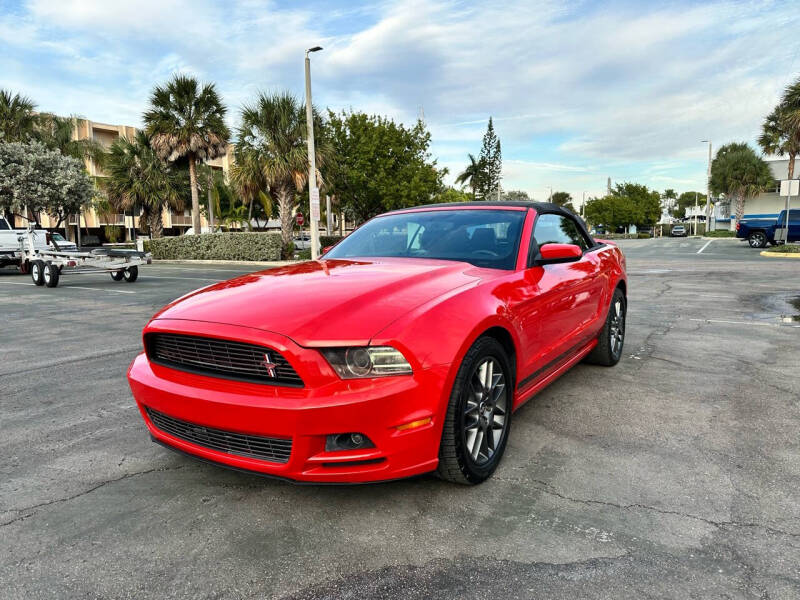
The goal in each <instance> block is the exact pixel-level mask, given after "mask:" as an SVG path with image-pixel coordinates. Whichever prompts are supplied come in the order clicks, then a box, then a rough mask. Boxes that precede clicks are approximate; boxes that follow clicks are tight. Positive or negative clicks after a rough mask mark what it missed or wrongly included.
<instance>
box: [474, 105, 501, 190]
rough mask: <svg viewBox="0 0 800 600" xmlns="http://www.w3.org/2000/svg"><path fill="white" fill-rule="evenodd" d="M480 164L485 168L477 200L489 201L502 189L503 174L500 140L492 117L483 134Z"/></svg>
mask: <svg viewBox="0 0 800 600" xmlns="http://www.w3.org/2000/svg"><path fill="white" fill-rule="evenodd" d="M479 163H480V164H481V165H482V166H483V169H482V172H481V176H480V177H479V178H478V187H477V190H476V199H479V200H489V199H491V197H492V195H496V194H497V191H498V190H499V189H500V176H501V175H502V174H503V156H502V152H501V150H500V140H499V139H498V137H497V134H496V133H495V131H494V123H493V122H492V117H489V125H488V126H487V127H486V133H485V134H483V145H482V146H481V154H480V159H479Z"/></svg>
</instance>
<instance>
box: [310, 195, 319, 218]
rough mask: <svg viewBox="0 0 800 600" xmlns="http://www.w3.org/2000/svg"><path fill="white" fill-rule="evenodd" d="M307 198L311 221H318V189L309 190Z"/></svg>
mask: <svg viewBox="0 0 800 600" xmlns="http://www.w3.org/2000/svg"><path fill="white" fill-rule="evenodd" d="M309 198H310V200H311V220H312V221H314V222H316V221H319V188H316V187H315V188H311V192H310V194H309Z"/></svg>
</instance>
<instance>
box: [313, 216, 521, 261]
mask: <svg viewBox="0 0 800 600" xmlns="http://www.w3.org/2000/svg"><path fill="white" fill-rule="evenodd" d="M525 214H526V212H525V211H524V210H504V209H498V210H490V209H473V210H470V209H464V210H431V211H421V212H409V213H400V214H389V215H385V216H382V217H376V218H375V219H372V220H371V221H369V222H367V223H366V224H364V225H363V226H362V227H360V228H359V229H356V230H355V231H354V232H353V233H351V234H350V235H349V236H347V237H346V238H345V239H343V240H342V241H341V242H340V243H339V244H338V245H337V246H336V247H335V248H333V250H331V251H330V252H328V254H326V255H325V258H361V257H373V256H381V257H409V258H435V259H441V260H458V261H464V262H468V263H470V264H473V265H475V266H476V267H487V268H491V269H513V268H514V266H515V264H516V259H517V250H518V248H519V240H520V233H521V231H522V224H523V222H524V221H525Z"/></svg>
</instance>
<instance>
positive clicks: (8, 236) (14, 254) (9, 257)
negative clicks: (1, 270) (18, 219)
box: [0, 217, 47, 267]
mask: <svg viewBox="0 0 800 600" xmlns="http://www.w3.org/2000/svg"><path fill="white" fill-rule="evenodd" d="M26 232H27V230H25V229H14V228H12V227H11V224H10V223H9V222H8V221H7V220H6V219H5V218H4V217H0V267H7V266H19V264H20V261H19V254H18V253H19V247H20V246H19V238H20V236H22V235H24V234H25V233H26ZM33 242H34V246H35V247H36V248H47V239H46V236H45V231H43V230H41V229H38V230H35V231H34V232H33Z"/></svg>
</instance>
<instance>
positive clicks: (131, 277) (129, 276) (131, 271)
mask: <svg viewBox="0 0 800 600" xmlns="http://www.w3.org/2000/svg"><path fill="white" fill-rule="evenodd" d="M122 276H123V277H124V278H125V281H127V282H128V283H133V282H134V281H136V279H138V277H139V267H128V268H127V269H125V271H123V273H122Z"/></svg>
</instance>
